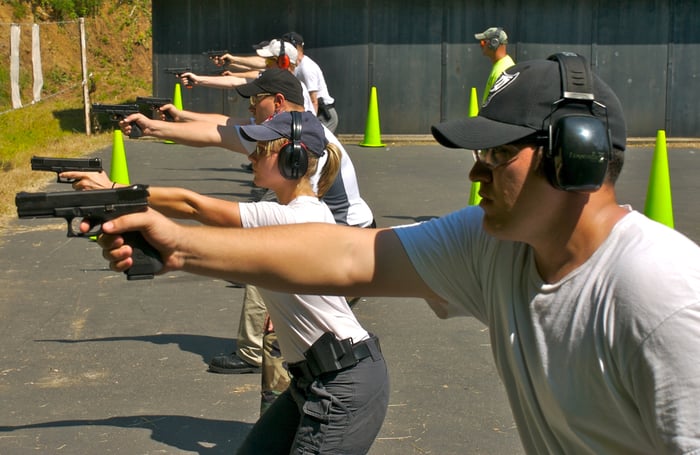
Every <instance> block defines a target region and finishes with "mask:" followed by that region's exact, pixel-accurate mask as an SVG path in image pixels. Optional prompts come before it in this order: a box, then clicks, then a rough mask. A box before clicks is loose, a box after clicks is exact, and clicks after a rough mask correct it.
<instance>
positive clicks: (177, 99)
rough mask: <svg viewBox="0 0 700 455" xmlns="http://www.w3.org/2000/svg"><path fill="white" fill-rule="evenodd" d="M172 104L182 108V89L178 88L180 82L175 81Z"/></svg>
mask: <svg viewBox="0 0 700 455" xmlns="http://www.w3.org/2000/svg"><path fill="white" fill-rule="evenodd" d="M173 105H174V106H175V107H176V108H178V109H180V110H182V89H181V88H180V83H179V82H176V83H175V92H174V93H173Z"/></svg>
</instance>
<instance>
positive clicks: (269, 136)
mask: <svg viewBox="0 0 700 455" xmlns="http://www.w3.org/2000/svg"><path fill="white" fill-rule="evenodd" d="M299 115H301V137H300V138H299V141H300V142H301V143H302V145H303V146H304V147H306V149H307V150H309V151H310V152H312V153H313V154H314V155H316V156H319V157H320V156H323V154H324V153H325V150H326V146H327V145H328V140H326V133H325V131H324V129H323V125H322V124H321V122H320V121H319V120H318V118H317V117H316V116H315V115H314V114H313V113H311V112H309V111H305V112H299ZM240 128H241V134H242V135H243V138H244V139H246V140H249V141H274V140H275V139H279V138H281V137H286V138H287V139H291V138H292V113H291V112H281V113H279V114H277V115H275V116H274V117H272V118H270V119H268V120H265V121H264V122H262V123H261V124H260V125H241V127H240Z"/></svg>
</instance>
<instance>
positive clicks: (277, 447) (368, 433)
mask: <svg viewBox="0 0 700 455" xmlns="http://www.w3.org/2000/svg"><path fill="white" fill-rule="evenodd" d="M388 405H389V376H388V373H387V368H386V363H385V362H384V359H383V357H381V353H378V354H377V355H376V356H370V357H367V358H365V359H363V360H361V361H360V362H359V363H358V364H357V365H355V366H354V367H352V368H348V369H346V370H342V371H339V372H334V373H327V374H324V375H321V376H320V377H318V378H316V379H314V380H313V381H311V382H309V381H308V380H305V379H299V378H293V379H292V383H291V384H290V386H289V388H288V389H287V390H286V391H284V392H283V393H282V394H281V395H280V396H279V397H278V398H277V399H276V400H275V401H274V403H272V406H271V407H270V408H269V409H268V410H267V411H266V412H265V413H264V414H263V415H262V416H261V417H260V419H259V420H258V421H257V423H256V424H255V425H254V426H253V428H252V430H251V431H250V433H249V434H248V436H247V437H246V439H245V441H244V442H243V445H242V446H241V448H240V449H239V451H238V454H239V455H258V454H287V453H289V454H334V455H335V454H358V455H359V454H366V453H367V452H368V451H369V448H370V447H371V446H372V443H373V442H374V439H375V438H376V437H377V434H378V433H379V430H380V429H381V427H382V423H383V422H384V417H385V416H386V411H387V407H388Z"/></svg>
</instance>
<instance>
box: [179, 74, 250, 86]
mask: <svg viewBox="0 0 700 455" xmlns="http://www.w3.org/2000/svg"><path fill="white" fill-rule="evenodd" d="M258 74H259V71H257V70H255V71H246V72H245V73H241V74H233V75H226V76H198V75H196V74H194V73H183V74H182V76H183V77H187V78H189V79H190V80H191V81H192V82H194V85H199V86H202V87H210V88H222V89H231V88H235V87H237V86H239V85H243V84H246V83H248V81H247V80H246V77H248V78H250V79H254V78H256V77H257V76H258Z"/></svg>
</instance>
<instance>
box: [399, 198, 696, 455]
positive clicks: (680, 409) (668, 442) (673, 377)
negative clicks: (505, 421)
mask: <svg viewBox="0 0 700 455" xmlns="http://www.w3.org/2000/svg"><path fill="white" fill-rule="evenodd" d="M482 215H483V212H482V211H481V209H480V208H478V207H468V208H465V209H462V210H460V211H458V212H455V213H452V214H450V215H448V216H445V217H443V218H441V219H436V220H432V221H430V222H426V223H423V224H420V225H414V226H406V227H401V228H398V229H396V233H397V234H398V236H399V238H400V239H401V242H402V244H403V246H404V248H405V249H406V251H407V253H408V255H409V257H410V258H411V261H412V263H413V265H414V267H415V268H416V270H417V271H418V273H419V274H420V275H421V277H422V278H423V280H425V282H426V283H427V284H428V286H430V287H431V289H433V291H434V292H436V293H437V294H438V295H440V296H441V297H443V298H444V299H445V300H447V301H448V302H449V306H448V316H456V315H472V316H474V317H476V318H477V319H479V320H480V321H482V322H484V323H485V324H486V325H487V326H488V328H489V331H490V337H491V345H492V352H493V356H494V359H495V362H496V365H497V368H498V371H499V374H500V376H501V379H502V380H503V383H504V385H505V387H506V390H507V392H508V398H509V401H510V404H511V408H512V411H513V415H514V417H515V420H516V422H517V425H518V431H519V433H520V438H521V440H522V443H523V446H524V447H525V449H526V450H527V452H528V453H536V454H542V453H562V454H574V453H575V454H581V453H591V454H601V453H620V454H622V453H624V454H627V453H634V454H659V453H690V452H691V451H693V450H695V452H693V453H699V452H700V248H698V246H697V245H696V244H694V243H693V242H692V241H691V240H689V239H687V238H686V237H684V236H683V235H681V234H679V233H678V232H676V231H674V230H672V229H669V228H667V227H665V226H663V225H661V224H659V223H656V222H653V221H651V220H649V219H648V218H646V217H645V216H644V215H642V214H640V213H638V212H631V213H629V214H627V215H626V216H625V217H624V218H622V219H621V220H620V221H619V222H618V223H617V225H616V226H615V227H614V229H613V230H612V232H611V233H610V235H609V236H608V238H607V239H606V240H605V242H604V243H603V244H602V245H601V246H600V247H599V248H598V250H597V251H596V252H595V253H594V254H593V255H592V256H591V257H590V258H589V259H588V261H586V262H585V263H584V264H583V265H581V266H580V267H578V268H577V269H576V270H574V271H572V272H571V273H570V274H568V275H567V276H566V277H564V278H563V279H562V280H560V281H559V282H557V283H553V284H546V283H544V282H543V280H542V279H541V278H540V276H539V273H538V272H537V267H536V265H535V261H534V257H533V251H532V249H531V248H530V247H529V246H528V245H525V244H523V243H517V242H506V241H499V240H496V239H494V238H493V237H490V236H489V235H488V234H486V233H484V231H483V229H482V226H481V224H482Z"/></svg>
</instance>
